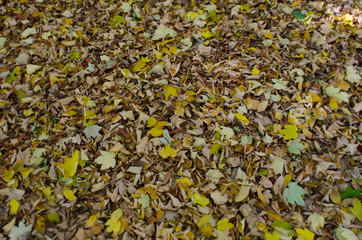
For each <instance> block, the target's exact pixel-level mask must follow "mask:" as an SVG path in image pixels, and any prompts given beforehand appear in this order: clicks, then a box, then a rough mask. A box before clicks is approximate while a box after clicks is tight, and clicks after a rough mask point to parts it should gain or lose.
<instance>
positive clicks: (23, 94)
mask: <svg viewBox="0 0 362 240" xmlns="http://www.w3.org/2000/svg"><path fill="white" fill-rule="evenodd" d="M16 95H18V99H19V100H21V99H23V98H25V97H26V93H25V92H23V91H18V92H16Z"/></svg>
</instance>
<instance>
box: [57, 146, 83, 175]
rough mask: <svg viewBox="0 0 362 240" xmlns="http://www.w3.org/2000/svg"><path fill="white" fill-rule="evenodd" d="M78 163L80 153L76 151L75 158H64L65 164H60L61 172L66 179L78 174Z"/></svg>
mask: <svg viewBox="0 0 362 240" xmlns="http://www.w3.org/2000/svg"><path fill="white" fill-rule="evenodd" d="M78 161H79V151H78V150H76V151H75V152H74V153H73V156H72V157H71V158H70V157H64V163H63V164H59V165H58V166H59V167H60V170H61V171H62V172H63V175H64V177H66V178H70V177H73V176H74V175H75V173H76V172H77V167H78Z"/></svg>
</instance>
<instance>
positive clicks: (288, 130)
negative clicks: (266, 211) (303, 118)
mask: <svg viewBox="0 0 362 240" xmlns="http://www.w3.org/2000/svg"><path fill="white" fill-rule="evenodd" d="M279 133H280V134H283V135H284V140H290V139H294V138H296V137H297V136H298V128H297V126H295V125H289V124H287V125H285V126H284V129H282V130H280V131H279Z"/></svg>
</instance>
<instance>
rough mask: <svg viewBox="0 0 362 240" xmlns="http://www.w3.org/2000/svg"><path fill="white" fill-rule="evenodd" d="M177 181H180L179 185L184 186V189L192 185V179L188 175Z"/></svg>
mask: <svg viewBox="0 0 362 240" xmlns="http://www.w3.org/2000/svg"><path fill="white" fill-rule="evenodd" d="M176 182H177V183H178V185H180V187H182V188H183V189H187V188H189V187H190V186H191V184H192V183H191V180H190V179H189V178H187V177H184V178H179V179H177V180H176Z"/></svg>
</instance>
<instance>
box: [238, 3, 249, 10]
mask: <svg viewBox="0 0 362 240" xmlns="http://www.w3.org/2000/svg"><path fill="white" fill-rule="evenodd" d="M250 6H251V5H250V3H248V4H244V5H240V10H241V11H249V10H250Z"/></svg>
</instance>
